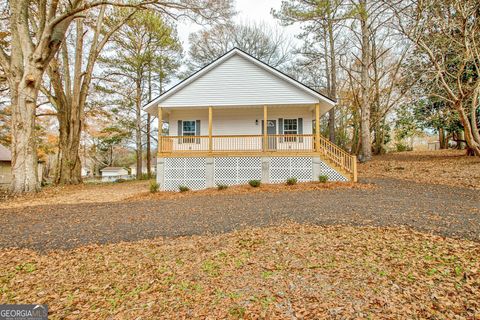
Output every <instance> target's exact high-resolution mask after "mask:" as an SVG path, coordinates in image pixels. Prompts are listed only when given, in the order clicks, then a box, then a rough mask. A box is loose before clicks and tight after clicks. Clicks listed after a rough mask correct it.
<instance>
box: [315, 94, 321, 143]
mask: <svg viewBox="0 0 480 320" xmlns="http://www.w3.org/2000/svg"><path fill="white" fill-rule="evenodd" d="M315 151H317V152H319V151H320V104H319V103H317V104H316V105H315Z"/></svg>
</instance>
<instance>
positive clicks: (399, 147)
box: [395, 143, 412, 152]
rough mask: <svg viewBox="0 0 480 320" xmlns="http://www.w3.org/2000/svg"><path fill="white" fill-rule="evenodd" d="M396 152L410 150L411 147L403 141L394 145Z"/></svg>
mask: <svg viewBox="0 0 480 320" xmlns="http://www.w3.org/2000/svg"><path fill="white" fill-rule="evenodd" d="M395 147H396V149H397V152H404V151H412V148H411V147H409V146H407V145H405V144H403V143H397V144H396V145H395Z"/></svg>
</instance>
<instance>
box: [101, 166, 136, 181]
mask: <svg viewBox="0 0 480 320" xmlns="http://www.w3.org/2000/svg"><path fill="white" fill-rule="evenodd" d="M100 172H101V173H102V181H115V180H117V179H129V178H130V176H129V175H128V170H127V169H125V168H123V167H106V168H103V169H101V170H100Z"/></svg>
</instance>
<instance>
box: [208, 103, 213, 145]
mask: <svg viewBox="0 0 480 320" xmlns="http://www.w3.org/2000/svg"><path fill="white" fill-rule="evenodd" d="M212 150H213V139H212V107H208V151H209V152H212Z"/></svg>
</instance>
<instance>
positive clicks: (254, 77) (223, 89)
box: [160, 54, 319, 107]
mask: <svg viewBox="0 0 480 320" xmlns="http://www.w3.org/2000/svg"><path fill="white" fill-rule="evenodd" d="M314 103H319V101H318V98H316V97H314V96H313V95H310V94H308V93H307V92H305V91H304V90H301V89H299V88H297V87H295V86H293V85H292V84H290V83H288V82H287V81H285V80H283V79H281V78H279V77H277V76H275V75H274V74H272V73H271V72H268V71H266V70H265V69H263V68H261V67H259V66H257V65H256V64H254V63H252V62H250V61H248V60H247V59H245V58H244V57H242V56H240V55H238V54H234V55H232V56H231V57H230V58H229V59H227V60H226V61H224V62H223V63H221V64H219V65H218V66H216V67H215V68H214V69H212V70H210V71H209V72H207V73H205V74H204V75H202V76H201V77H200V78H198V79H196V80H194V81H193V82H191V83H189V84H188V85H187V86H185V87H184V88H182V89H180V90H179V91H178V92H176V93H175V94H173V95H172V96H170V97H168V98H166V99H165V100H164V101H162V102H161V103H160V105H161V106H162V107H192V106H229V105H236V106H242V105H245V106H248V105H262V104H314Z"/></svg>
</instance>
